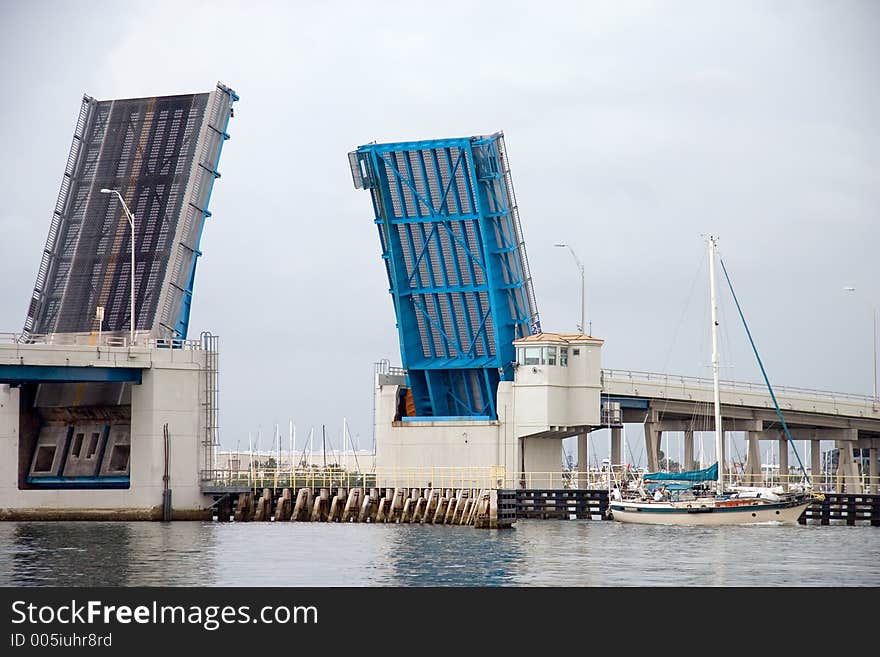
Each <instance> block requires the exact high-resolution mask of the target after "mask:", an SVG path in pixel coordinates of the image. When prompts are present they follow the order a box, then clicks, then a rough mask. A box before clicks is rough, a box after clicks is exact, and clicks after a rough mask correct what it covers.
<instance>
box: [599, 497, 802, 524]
mask: <svg viewBox="0 0 880 657" xmlns="http://www.w3.org/2000/svg"><path fill="white" fill-rule="evenodd" d="M810 504H811V500H809V499H807V500H799V501H797V502H779V503H776V504H740V505H738V506H722V505H716V504H714V503H712V502H709V503H707V504H701V503H699V501H697V502H688V503H683V502H627V501H620V502H612V503H611V505H610V513H611V517H612V518H613V519H614V520H617V521H619V522H630V523H639V524H642V525H684V526H694V527H696V526H705V527H711V526H719V525H751V524H760V523H779V524H784V525H793V524H797V521H798V518H800V516H801V514H802V513H803V512H804V509H806V508H807V507H808V506H809V505H810Z"/></svg>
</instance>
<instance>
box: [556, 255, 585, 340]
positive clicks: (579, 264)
mask: <svg viewBox="0 0 880 657" xmlns="http://www.w3.org/2000/svg"><path fill="white" fill-rule="evenodd" d="M553 246H558V247H560V248H563V249H568V250H569V252H570V253H571V257H572V258H574V262H575V264H576V265H577V268H578V271H579V272H580V274H581V323H580V325H578V331H580V332H581V333H583V332H584V331H585V330H586V324H585V322H584V305H585V301H584V299H585V296H586V292H585V289H586V288H585V285H584V265H583V263H582V262H581V261H580V259H579V258H578V257H577V254H576V253H575V252H574V249H573V248H571V247H570V246H569V245H568V244H565V243H562V242H560V243H557V244H554V245H553ZM589 332H590V333H592V332H593V322H590V331H589Z"/></svg>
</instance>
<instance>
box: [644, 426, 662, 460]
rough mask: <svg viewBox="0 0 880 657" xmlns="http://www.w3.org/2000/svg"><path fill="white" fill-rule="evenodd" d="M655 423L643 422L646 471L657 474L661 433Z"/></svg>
mask: <svg viewBox="0 0 880 657" xmlns="http://www.w3.org/2000/svg"><path fill="white" fill-rule="evenodd" d="M657 424H658V423H657V422H649V421H648V422H645V454H647V455H648V470H649V471H650V472H657V471H658V470H659V469H660V441H661V440H662V439H663V432H662V431H661V430H660V428H659V427H658V426H657Z"/></svg>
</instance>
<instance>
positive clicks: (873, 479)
mask: <svg viewBox="0 0 880 657" xmlns="http://www.w3.org/2000/svg"><path fill="white" fill-rule="evenodd" d="M878 442H880V441H878V440H877V439H874V440H872V441H871V447H870V448H868V458H869V459H870V464H869V465H868V476H869V477H870V480H869V481H870V483H869V484H868V492H869V493H872V494H875V495H876V494H877V493H880V484H878V481H877V456H878V454H877V452H878V450H877V443H878Z"/></svg>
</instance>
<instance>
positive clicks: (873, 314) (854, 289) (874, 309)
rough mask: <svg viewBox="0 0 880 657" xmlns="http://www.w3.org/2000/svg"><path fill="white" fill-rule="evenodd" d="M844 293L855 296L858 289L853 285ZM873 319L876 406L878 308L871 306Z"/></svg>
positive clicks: (845, 289) (876, 399)
mask: <svg viewBox="0 0 880 657" xmlns="http://www.w3.org/2000/svg"><path fill="white" fill-rule="evenodd" d="M843 291H844V292H849V293H850V294H854V293H855V291H856V288H854V287H853V286H852V285H847V286H846V287H844V288H843ZM871 319H872V320H873V322H874V333H873V337H874V345H873V346H874V348H873V352H872V353H873V358H874V362H873V365H874V403H875V404H876V403H877V401H878V397H877V308H876V307H874V306H871Z"/></svg>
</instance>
